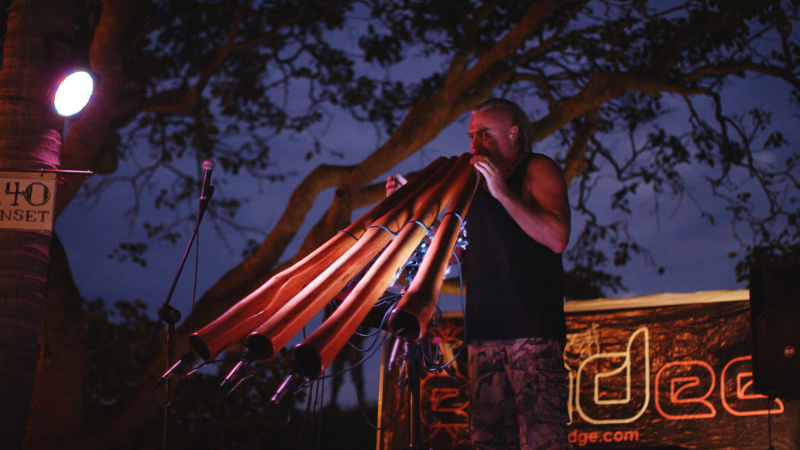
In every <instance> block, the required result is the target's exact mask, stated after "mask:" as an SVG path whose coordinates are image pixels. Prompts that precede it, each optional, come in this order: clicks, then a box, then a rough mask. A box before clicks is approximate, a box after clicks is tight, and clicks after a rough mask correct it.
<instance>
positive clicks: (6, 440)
mask: <svg viewBox="0 0 800 450" xmlns="http://www.w3.org/2000/svg"><path fill="white" fill-rule="evenodd" d="M77 4H79V2H77V1H75V0H68V1H65V0H38V1H33V0H17V1H14V2H12V4H11V7H10V11H9V18H8V31H7V33H6V36H5V38H6V41H5V45H4V47H3V67H2V70H0V136H2V138H0V169H4V170H18V171H22V170H30V169H34V170H36V169H55V168H56V167H58V164H59V151H60V146H61V135H60V128H61V127H62V122H61V121H60V120H58V118H57V117H55V114H54V113H51V112H50V110H49V109H48V106H47V92H48V88H49V85H50V82H51V80H52V76H53V74H54V71H55V70H54V69H56V68H57V66H58V63H59V61H60V58H59V56H60V55H61V54H64V53H66V52H68V50H69V49H68V48H67V47H65V46H64V44H60V43H59V42H58V41H56V40H54V39H52V38H53V37H55V36H58V35H63V36H69V35H70V34H71V33H72V32H73V31H74V30H75V25H76V12H77V8H76V5H77ZM3 192H5V185H0V194H2V193H3ZM0 203H2V204H0V207H7V202H6V201H5V198H3V200H2V201H0ZM50 239H51V236H50V235H49V234H46V233H36V232H21V231H0V436H2V438H3V447H4V448H7V449H17V448H22V445H23V441H24V438H25V430H26V423H27V417H28V409H29V407H30V403H31V391H32V388H33V377H34V371H35V368H36V361H37V358H38V355H39V348H38V345H37V338H38V331H39V315H40V312H41V309H42V306H43V304H44V298H45V295H46V289H47V270H48V265H49V261H50V256H49V254H50V251H49V247H50Z"/></svg>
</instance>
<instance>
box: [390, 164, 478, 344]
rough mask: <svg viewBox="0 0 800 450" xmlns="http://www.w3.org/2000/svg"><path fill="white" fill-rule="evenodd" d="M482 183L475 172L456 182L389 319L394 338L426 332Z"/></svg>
mask: <svg viewBox="0 0 800 450" xmlns="http://www.w3.org/2000/svg"><path fill="white" fill-rule="evenodd" d="M481 179H482V177H481V176H480V173H479V172H477V171H475V170H470V171H468V172H467V173H466V174H464V176H462V177H461V178H459V180H458V183H459V185H458V186H457V188H456V193H455V195H454V196H453V198H452V200H451V201H450V204H449V205H448V207H447V212H445V213H444V215H443V216H442V221H441V223H440V224H439V226H438V228H437V229H436V235H435V236H434V237H433V242H432V243H431V246H430V248H428V251H427V252H426V253H425V257H424V258H423V260H422V264H420V266H419V270H418V271H417V275H416V276H415V277H414V280H413V281H412V282H411V286H409V288H408V290H407V291H406V293H405V294H404V295H403V298H402V299H401V300H400V301H399V302H398V304H397V306H395V307H394V309H393V310H392V312H391V314H390V315H389V321H388V324H389V330H391V332H392V334H394V335H395V336H398V337H402V338H404V339H406V340H409V341H416V340H418V339H421V338H422V337H423V336H424V335H425V333H426V332H427V330H428V323H430V320H431V317H432V316H433V312H434V310H435V307H436V302H437V300H438V299H439V293H440V292H441V290H442V283H444V276H445V271H446V270H447V266H448V265H449V264H450V257H451V255H452V254H453V249H454V248H455V245H456V241H457V240H458V235H459V233H460V231H461V227H462V225H463V220H464V217H466V215H467V211H468V210H469V206H470V204H471V203H472V197H473V196H474V195H475V191H476V189H477V188H478V186H480V181H481Z"/></svg>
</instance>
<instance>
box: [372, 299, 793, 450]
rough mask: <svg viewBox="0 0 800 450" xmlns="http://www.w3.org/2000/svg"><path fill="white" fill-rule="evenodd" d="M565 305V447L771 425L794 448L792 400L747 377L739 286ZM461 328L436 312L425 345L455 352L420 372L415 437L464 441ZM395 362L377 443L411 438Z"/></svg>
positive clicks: (704, 437) (387, 377)
mask: <svg viewBox="0 0 800 450" xmlns="http://www.w3.org/2000/svg"><path fill="white" fill-rule="evenodd" d="M565 310H566V311H567V329H568V336H567V346H566V350H565V353H564V359H565V363H566V366H567V368H568V369H569V379H568V382H569V393H570V395H569V412H570V417H571V423H570V424H569V443H570V446H571V448H573V449H584V448H585V449H594V448H597V449H609V448H646V447H661V446H676V447H685V448H692V449H723V448H729V449H767V448H769V445H770V433H769V430H770V429H771V444H772V445H773V446H774V448H776V449H787V450H796V449H797V447H798V446H797V442H798V441H800V414H798V406H797V403H798V402H797V401H788V400H785V399H768V398H766V397H764V396H762V395H758V394H756V393H755V392H754V391H753V388H752V364H751V352H752V350H751V349H752V342H751V337H750V336H751V335H750V316H749V293H748V291H708V292H699V293H695V294H663V295H657V296H646V297H638V298H633V299H618V300H593V301H588V302H568V303H566V306H565ZM798 326H800V325H798ZM462 329H463V325H462V320H461V317H460V314H450V313H448V314H445V317H444V318H443V319H442V321H441V322H440V324H439V326H438V328H437V329H436V330H435V331H436V332H435V337H434V338H433V339H432V342H431V343H430V344H429V346H428V347H427V348H426V350H425V352H426V354H428V355H434V354H435V353H436V352H433V351H431V350H432V349H433V348H434V347H432V346H438V350H439V353H440V354H441V355H442V358H443V360H444V361H449V360H451V359H454V362H453V364H451V365H450V369H451V370H450V371H451V374H449V373H446V372H445V371H438V372H427V371H423V375H422V382H421V392H422V394H421V398H422V400H421V402H420V404H421V408H422V416H423V420H422V432H421V440H422V448H433V449H468V448H470V442H469V399H468V395H467V389H466V387H465V386H466V384H467V382H468V380H467V367H466V364H467V355H466V350H464V351H463V352H460V353H459V350H460V349H461V333H462ZM386 353H388V352H387V351H385V352H384V354H386ZM400 370H402V367H401V368H396V369H395V370H394V371H393V372H389V371H387V370H386V365H385V364H384V366H383V371H382V372H383V373H382V377H381V384H382V386H381V405H380V406H381V415H380V419H381V420H380V421H381V428H382V430H381V432H380V433H379V436H378V439H379V443H378V447H379V448H382V449H401V448H407V447H408V446H409V444H410V442H409V440H408V439H409V436H408V429H409V423H410V419H409V418H408V389H407V386H405V385H404V383H403V382H402V379H403V376H402V375H401V374H400V372H399V371H400Z"/></svg>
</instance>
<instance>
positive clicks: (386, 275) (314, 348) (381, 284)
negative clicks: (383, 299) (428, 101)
mask: <svg viewBox="0 0 800 450" xmlns="http://www.w3.org/2000/svg"><path fill="white" fill-rule="evenodd" d="M471 158H472V155H470V154H469V153H465V154H464V155H462V156H461V157H459V159H458V161H457V163H456V165H455V166H454V167H453V168H452V169H451V170H450V171H449V172H448V174H447V176H446V177H444V178H443V179H442V180H441V182H440V183H438V185H437V189H436V190H435V192H432V193H431V195H432V197H433V200H434V201H432V202H430V203H427V204H424V205H423V207H422V208H418V209H415V210H414V217H413V218H412V220H410V221H408V222H407V223H405V224H404V225H403V227H402V230H401V231H400V232H399V233H398V234H397V237H396V238H395V239H394V240H393V241H392V243H391V244H390V245H389V246H388V247H387V248H386V250H385V251H384V252H383V253H382V254H381V256H380V257H379V258H378V260H377V261H376V262H375V264H373V265H372V267H370V269H369V270H368V271H367V273H366V274H365V275H364V278H363V279H361V281H359V282H358V284H357V285H356V287H355V288H354V289H353V290H352V291H351V292H350V294H349V295H348V296H347V298H346V299H345V300H344V302H342V304H341V305H340V306H339V308H337V309H336V311H335V312H334V313H333V314H332V315H331V317H329V318H328V320H326V321H325V322H324V323H323V324H322V325H321V326H320V327H319V328H318V329H317V330H316V331H314V333H312V334H311V336H309V337H308V338H307V339H305V340H304V341H303V342H301V343H300V344H298V345H297V346H295V348H294V360H295V364H296V366H295V372H296V373H298V374H300V375H302V376H304V377H307V378H309V379H315V378H318V377H319V376H320V375H322V373H324V371H325V368H326V367H327V366H328V364H330V362H331V361H332V360H333V358H334V357H335V356H336V354H337V353H339V351H340V350H341V349H342V348H343V347H344V345H345V344H346V343H347V340H348V339H349V338H350V336H352V334H353V333H354V332H355V331H356V329H357V328H358V326H359V325H360V324H361V323H362V322H363V320H364V318H365V317H366V316H367V314H368V313H369V311H370V310H371V308H372V307H373V306H374V305H375V302H376V301H377V300H378V299H379V298H380V296H381V295H382V294H383V292H384V291H385V290H386V288H387V287H388V286H389V283H391V281H392V279H393V278H394V276H395V275H396V274H397V272H398V271H399V270H400V269H402V268H403V266H404V265H405V263H406V261H408V259H409V258H410V257H411V255H412V254H413V253H414V251H415V250H416V248H417V247H418V246H419V244H420V242H421V241H422V239H423V238H424V237H425V236H426V235H427V234H428V230H429V229H430V227H431V225H432V224H433V222H434V221H435V220H436V217H437V216H438V215H439V212H440V211H441V210H442V209H443V208H444V206H445V205H447V203H448V201H450V199H451V198H453V196H454V195H455V194H456V193H457V189H459V187H463V186H464V185H465V184H467V183H466V182H462V181H460V180H461V179H463V178H467V179H469V178H470V177H474V170H473V169H472V166H471V164H470V159H471ZM473 192H474V190H473ZM426 258H427V256H426ZM417 276H419V274H418V275H417Z"/></svg>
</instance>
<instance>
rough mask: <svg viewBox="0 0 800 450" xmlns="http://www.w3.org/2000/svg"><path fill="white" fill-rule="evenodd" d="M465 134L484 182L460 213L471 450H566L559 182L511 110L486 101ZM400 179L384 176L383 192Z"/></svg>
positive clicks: (564, 205) (563, 224) (565, 230)
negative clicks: (463, 223)
mask: <svg viewBox="0 0 800 450" xmlns="http://www.w3.org/2000/svg"><path fill="white" fill-rule="evenodd" d="M468 135H469V139H470V151H471V152H472V154H473V155H474V156H473V158H472V165H473V167H474V168H475V169H476V170H477V171H479V172H480V173H481V174H482V175H483V177H484V180H485V181H484V183H483V186H482V187H481V188H478V190H477V192H476V193H475V196H474V198H473V200H472V205H471V206H470V210H469V213H468V215H467V220H466V228H467V236H468V240H469V243H468V246H467V250H466V257H465V260H464V267H463V270H464V273H465V277H466V283H467V300H466V315H465V332H466V337H465V341H466V342H467V343H468V344H469V379H470V405H471V414H470V434H471V438H472V445H473V448H474V449H518V448H519V449H559V448H566V446H567V427H566V424H567V421H568V414H567V380H566V374H567V371H566V369H565V368H564V359H563V352H564V344H565V341H566V324H565V318H564V304H563V301H564V300H563V297H564V294H563V291H564V286H563V284H564V276H563V266H562V263H561V252H563V251H564V249H565V248H566V246H567V242H568V241H569V232H570V209H569V202H568V199H567V186H566V182H565V180H564V176H563V175H562V173H561V171H560V170H559V168H558V166H557V165H556V164H555V162H553V160H552V159H550V158H549V157H547V156H544V155H541V154H535V153H531V146H532V137H533V127H532V126H531V123H530V121H529V120H528V118H527V116H526V114H525V112H524V111H523V110H522V109H521V108H520V107H519V106H518V105H517V104H516V103H513V102H510V101H508V100H504V99H498V98H490V99H487V100H484V101H483V102H482V103H481V104H479V105H478V106H477V107H476V108H475V109H473V111H472V118H471V120H470V124H469V133H468ZM404 181H405V180H404V179H403V178H402V177H400V176H396V177H389V179H388V180H387V182H386V190H387V193H391V192H393V191H394V190H396V189H397V188H398V187H399V185H400V184H403V182H404Z"/></svg>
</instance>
